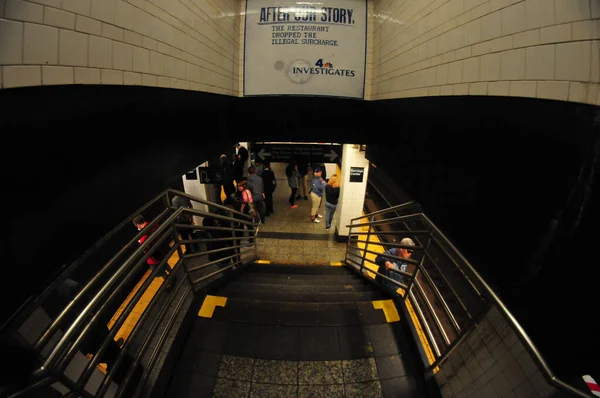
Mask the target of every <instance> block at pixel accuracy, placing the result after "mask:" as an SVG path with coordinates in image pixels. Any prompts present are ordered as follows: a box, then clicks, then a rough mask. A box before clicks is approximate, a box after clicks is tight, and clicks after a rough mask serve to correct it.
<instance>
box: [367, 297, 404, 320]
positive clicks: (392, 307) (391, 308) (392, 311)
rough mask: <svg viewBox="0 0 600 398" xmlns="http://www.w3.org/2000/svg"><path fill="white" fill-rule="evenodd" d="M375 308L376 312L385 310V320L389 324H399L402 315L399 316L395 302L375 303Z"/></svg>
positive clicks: (378, 301)
mask: <svg viewBox="0 0 600 398" xmlns="http://www.w3.org/2000/svg"><path fill="white" fill-rule="evenodd" d="M373 308H375V309H376V310H383V314H384V315H385V320H386V321H387V322H388V323H391V322H398V321H399V320H400V315H398V310H397V309H396V304H394V300H376V301H373Z"/></svg>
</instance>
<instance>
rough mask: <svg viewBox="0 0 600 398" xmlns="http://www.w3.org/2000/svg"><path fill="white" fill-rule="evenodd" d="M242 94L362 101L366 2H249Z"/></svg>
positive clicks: (249, 0)
mask: <svg viewBox="0 0 600 398" xmlns="http://www.w3.org/2000/svg"><path fill="white" fill-rule="evenodd" d="M244 41H245V44H244V95H246V96H251V95H286V94H290V95H294V94H295V95H318V96H335V97H348V98H361V99H362V98H364V91H365V60H366V41H367V1H366V0H324V1H319V2H311V1H285V0H282V1H277V0H247V2H246V30H245V39H244Z"/></svg>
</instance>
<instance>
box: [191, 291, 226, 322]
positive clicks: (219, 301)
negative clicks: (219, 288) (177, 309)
mask: <svg viewBox="0 0 600 398" xmlns="http://www.w3.org/2000/svg"><path fill="white" fill-rule="evenodd" d="M226 303H227V297H220V296H210V295H208V296H206V297H205V298H204V302H203V303H202V307H201V308H200V311H199V312H198V316H201V317H203V318H212V316H213V314H214V313H215V307H217V306H219V307H225V304H226Z"/></svg>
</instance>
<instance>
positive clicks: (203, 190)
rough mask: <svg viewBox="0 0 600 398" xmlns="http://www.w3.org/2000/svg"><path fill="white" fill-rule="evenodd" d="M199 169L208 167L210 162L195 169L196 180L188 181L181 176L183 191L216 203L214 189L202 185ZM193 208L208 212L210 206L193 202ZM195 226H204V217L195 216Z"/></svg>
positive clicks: (210, 186) (208, 185)
mask: <svg viewBox="0 0 600 398" xmlns="http://www.w3.org/2000/svg"><path fill="white" fill-rule="evenodd" d="M198 167H208V162H205V163H203V164H201V165H199V166H197V167H194V171H195V172H196V180H188V179H186V178H185V174H184V175H183V176H181V178H182V179H183V191H184V192H185V193H187V194H188V195H192V196H196V197H198V198H200V199H204V200H206V201H211V202H214V198H213V196H214V193H213V191H214V189H213V186H212V185H210V184H200V175H199V173H198ZM192 207H193V208H194V209H197V210H200V211H205V212H207V211H208V206H207V205H205V204H202V203H198V202H194V201H192ZM194 224H202V217H198V216H194Z"/></svg>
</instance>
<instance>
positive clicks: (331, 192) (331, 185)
mask: <svg viewBox="0 0 600 398" xmlns="http://www.w3.org/2000/svg"><path fill="white" fill-rule="evenodd" d="M339 198H340V179H339V177H338V176H337V174H334V175H332V176H331V178H329V181H327V186H326V187H325V230H328V229H329V228H331V222H332V221H333V215H334V214H335V210H336V209H337V205H338V200H339Z"/></svg>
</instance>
